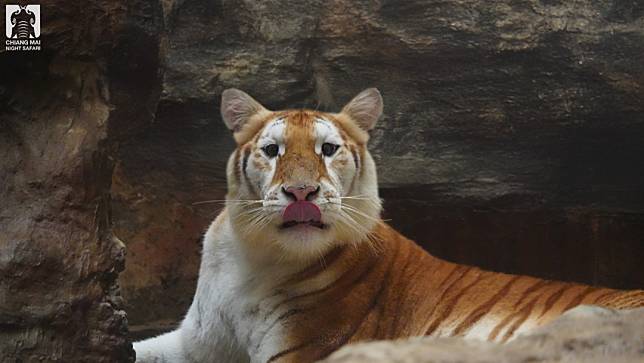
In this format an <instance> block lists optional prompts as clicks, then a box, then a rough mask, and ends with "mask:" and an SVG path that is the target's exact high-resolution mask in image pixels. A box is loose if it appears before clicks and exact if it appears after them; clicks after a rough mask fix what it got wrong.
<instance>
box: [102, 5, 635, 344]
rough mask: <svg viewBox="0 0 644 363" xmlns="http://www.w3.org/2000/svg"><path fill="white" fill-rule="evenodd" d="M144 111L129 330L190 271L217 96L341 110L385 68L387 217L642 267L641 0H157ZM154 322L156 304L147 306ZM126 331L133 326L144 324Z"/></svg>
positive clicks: (615, 273) (173, 308)
mask: <svg viewBox="0 0 644 363" xmlns="http://www.w3.org/2000/svg"><path fill="white" fill-rule="evenodd" d="M163 6H164V17H165V20H166V24H167V31H166V33H165V38H164V39H165V40H164V44H165V47H164V52H163V60H164V63H165V68H164V70H165V75H164V78H163V85H162V95H161V100H160V103H159V107H158V109H157V114H156V119H155V122H154V124H153V125H152V126H151V127H150V128H149V129H148V130H146V132H145V133H141V134H139V135H138V136H136V137H134V138H131V139H129V140H127V141H126V142H125V143H124V144H123V145H122V147H121V148H120V150H119V155H118V166H117V168H116V172H115V175H114V184H113V188H112V192H113V198H114V199H113V201H114V216H115V223H116V224H115V231H116V234H117V235H118V236H119V237H120V238H121V239H123V240H124V241H125V242H126V244H127V245H128V253H129V255H128V259H127V263H126V264H127V268H126V270H125V272H124V274H123V277H122V279H121V281H122V284H123V289H124V294H125V296H126V298H127V300H128V301H129V309H130V310H129V311H130V317H131V321H132V323H133V325H134V329H135V330H136V331H137V332H139V333H140V334H141V335H145V334H146V333H145V330H146V329H150V328H152V329H154V328H155V325H156V326H162V327H165V326H168V325H172V324H173V323H174V322H175V321H176V319H177V317H180V316H181V315H182V314H183V312H185V310H186V308H187V305H188V304H189V303H190V300H191V295H192V290H193V289H194V285H195V277H196V271H197V266H198V261H199V250H200V238H201V234H202V233H203V231H205V229H206V227H207V225H208V223H209V221H210V220H211V219H212V218H213V217H214V216H215V215H216V214H217V211H218V210H219V209H220V207H221V206H220V205H218V204H203V205H194V203H196V202H200V201H204V200H210V199H222V198H223V196H224V192H225V180H224V167H225V160H226V158H227V157H228V155H229V154H230V152H231V150H232V148H233V143H232V140H231V137H230V135H229V133H228V131H227V130H226V129H225V127H224V126H223V125H222V123H221V120H220V118H219V110H218V104H219V95H220V93H221V91H222V90H224V89H225V88H228V87H237V88H241V89H243V90H246V91H247V92H249V93H250V94H252V95H253V96H255V97H256V98H257V99H258V100H260V101H262V102H263V103H264V104H265V105H267V106H268V107H269V108H273V109H279V108H283V107H313V108H320V109H325V110H338V109H339V108H340V107H341V106H342V104H343V103H344V102H346V101H348V100H349V99H350V98H351V97H352V96H353V95H354V94H356V93H357V92H359V91H360V90H362V89H363V88H366V87H372V86H375V87H378V88H379V89H380V90H381V91H382V94H383V96H384V100H385V115H384V117H383V119H382V120H381V121H380V123H379V124H378V126H377V128H376V129H375V130H374V132H373V135H372V136H373V137H372V141H371V151H372V153H373V154H374V156H375V158H376V162H377V164H378V166H379V173H380V181H381V187H382V188H381V193H382V196H383V197H384V199H385V217H386V218H388V219H389V220H390V223H392V224H393V225H394V226H396V227H397V228H398V229H400V230H401V231H403V232H404V233H405V234H406V235H408V236H409V237H412V238H414V239H415V240H416V241H418V242H419V243H420V244H422V245H423V246H424V247H425V248H426V249H427V250H429V251H430V252H432V253H434V254H435V255H438V256H440V257H443V258H447V259H450V260H453V261H458V262H462V263H468V264H475V265H479V266H482V267H484V268H488V269H493V270H497V271H504V272H511V273H523V274H531V275H536V276H541V277H548V278H556V279H562V280H571V281H579V282H586V283H594V284H602V285H608V286H612V287H619V288H634V287H640V288H641V287H642V286H644V270H643V267H642V264H641V261H642V260H643V259H644V247H643V246H644V244H643V243H642V241H643V238H644V194H643V193H641V190H640V189H641V187H642V185H644V164H643V163H642V162H641V160H640V159H641V155H643V154H644V143H642V140H644V117H643V116H642V115H643V114H644V103H643V102H642V100H644V63H642V62H641V56H642V54H644V5H641V4H640V3H639V2H621V1H610V0H606V1H575V2H566V1H551V0H548V1H545V0H543V1H537V0H529V1H528V0H521V1H507V0H506V1H479V0H472V1H467V0H456V1H449V2H434V1H346V0H335V1H306V2H301V1H288V0H285V1H274V2H254V1H241V2H229V1H203V0H199V1H189V2H187V1H186V2H184V1H164V2H163ZM151 322H156V323H154V324H150V323H151ZM137 334H138V333H137Z"/></svg>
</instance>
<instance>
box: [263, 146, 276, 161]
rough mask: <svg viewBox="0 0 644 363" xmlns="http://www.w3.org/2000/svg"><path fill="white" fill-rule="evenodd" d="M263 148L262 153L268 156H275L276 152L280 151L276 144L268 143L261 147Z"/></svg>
mask: <svg viewBox="0 0 644 363" xmlns="http://www.w3.org/2000/svg"><path fill="white" fill-rule="evenodd" d="M262 150H264V153H265V154H266V156H268V157H269V158H274V157H276V156H277V153H278V152H279V151H280V148H279V146H277V144H268V145H266V146H264V147H263V148H262Z"/></svg>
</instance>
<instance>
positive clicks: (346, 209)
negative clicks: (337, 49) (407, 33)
mask: <svg viewBox="0 0 644 363" xmlns="http://www.w3.org/2000/svg"><path fill="white" fill-rule="evenodd" d="M221 110H222V116H223V119H224V121H225V123H226V125H227V126H228V127H229V128H230V129H231V130H233V132H234V137H235V140H236V141H237V148H236V150H235V151H234V152H233V154H232V155H231V157H230V159H229V161H228V168H227V177H228V195H227V202H226V205H227V208H228V211H229V213H230V216H231V221H232V224H233V228H234V230H235V232H236V233H237V234H238V235H239V237H240V240H241V241H242V243H246V244H248V245H250V246H251V247H252V248H253V249H258V250H259V251H264V252H266V253H268V254H276V255H277V257H279V258H282V259H284V258H285V259H309V258H318V257H320V256H323V255H324V254H325V253H326V252H328V251H329V250H331V249H332V248H333V247H335V246H337V245H339V244H351V243H359V242H362V241H364V240H368V238H369V233H370V231H371V229H372V227H373V226H374V225H375V223H377V222H378V220H379V215H380V210H381V204H380V199H379V197H378V185H377V178H376V170H375V165H374V162H373V160H372V158H371V155H370V154H369V151H368V150H367V145H366V144H367V140H368V133H367V131H368V130H369V129H371V128H372V127H373V125H374V124H375V122H376V120H377V119H378V118H379V117H380V115H381V113H382V98H381V97H380V93H379V92H378V91H377V90H376V89H368V90H365V91H363V92H362V93H360V94H359V95H358V96H356V97H355V98H354V99H353V100H352V101H351V102H349V104H347V106H345V107H344V108H343V110H342V112H340V113H324V112H317V111H311V110H287V111H275V112H273V111H268V110H267V109H265V108H264V107H263V106H261V105H260V104H259V103H257V101H255V100H253V99H252V98H251V97H250V96H248V95H247V94H245V93H243V92H241V91H239V90H235V89H230V90H226V91H225V92H224V93H223V95H222V107H221Z"/></svg>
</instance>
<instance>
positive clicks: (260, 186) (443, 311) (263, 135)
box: [135, 89, 644, 363]
mask: <svg viewBox="0 0 644 363" xmlns="http://www.w3.org/2000/svg"><path fill="white" fill-rule="evenodd" d="M381 111H382V100H381V99H380V95H379V93H377V91H375V90H373V89H372V90H367V91H365V92H363V93H361V94H360V95H359V96H358V97H356V98H355V99H354V100H353V101H351V102H350V103H349V104H348V105H347V106H345V108H344V109H343V111H342V112H341V113H338V114H329V113H321V112H316V111H310V110H291V111H278V112H271V111H268V110H266V109H265V108H263V107H262V106H261V105H259V103H257V102H256V101H254V100H252V98H250V96H248V95H246V94H245V93H243V92H241V91H236V90H235V91H231V92H228V93H227V94H226V93H225V94H224V97H223V102H222V116H223V117H224V121H225V122H226V124H227V125H228V126H229V127H230V128H231V130H233V132H234V136H235V140H236V141H237V143H238V147H237V149H236V150H235V152H233V154H232V155H231V158H230V159H229V163H228V174H227V175H228V182H229V186H228V187H229V193H228V202H227V206H226V208H225V209H224V210H223V211H222V213H221V214H220V215H219V216H218V217H217V219H216V220H215V221H214V222H213V224H212V225H211V226H210V228H209V230H208V232H207V233H206V236H205V238H204V250H203V256H202V264H201V270H200V274H199V281H198V285H197V291H196V293H195V297H194V300H193V303H192V305H191V307H190V310H189V311H188V313H187V315H186V317H185V319H184V321H183V322H182V324H181V326H180V327H179V329H177V330H175V331H173V332H170V333H167V334H164V335H162V336H159V337H156V338H152V339H149V340H146V341H143V342H139V343H136V344H135V349H136V351H137V361H141V362H213V361H216V362H258V363H259V362H310V361H315V360H317V359H321V358H324V357H326V356H327V355H329V354H330V353H332V352H333V351H335V350H336V349H338V348H340V347H341V346H343V345H345V344H348V343H353V342H357V341H365V340H375V339H395V338H402V337H411V336H422V335H430V336H436V337H447V336H463V337H466V338H476V339H484V340H490V341H495V342H506V341H508V340H511V339H513V338H514V337H516V336H517V335H518V334H520V333H522V332H524V331H526V330H529V329H531V328H533V327H536V326H540V325H542V324H544V323H547V322H548V321H550V320H552V319H553V318H555V317H557V316H559V315H561V314H562V313H563V312H564V311H566V310H569V309H572V308H574V307H576V306H579V305H582V304H592V305H600V306H606V307H613V308H634V307H640V306H644V291H641V290H637V291H619V290H612V289H606V288H599V287H591V286H585V285H579V284H572V283H563V282H557V281H549V280H541V279H537V278H533V277H528V276H516V275H507V274H502V273H494V272H488V271H483V270H481V269H478V268H476V267H471V266H465V265H459V264H454V263H451V262H447V261H443V260H440V259H438V258H436V257H433V256H431V255H429V254H428V253H427V252H425V251H424V250H422V249H421V248H420V247H418V245H416V244H415V243H414V242H413V241H410V240H408V239H406V238H405V237H404V236H402V235H401V234H399V233H398V232H396V231H395V230H394V229H392V228H391V227H389V226H388V225H387V224H386V223H384V222H383V221H382V220H380V219H379V214H380V199H379V198H378V194H377V179H376V173H375V166H374V163H373V160H372V159H371V156H370V155H369V152H368V151H367V148H366V143H367V140H368V134H367V132H366V131H367V130H369V129H371V128H372V127H373V124H374V122H375V120H376V119H377V118H378V117H379V116H380V112H381ZM324 142H334V143H337V144H339V145H341V147H340V149H338V152H337V153H336V154H334V155H333V156H332V157H327V156H324V155H322V154H321V152H320V149H321V148H320V146H321V144H322V143H324ZM267 143H274V144H278V145H279V154H278V156H277V157H274V158H271V157H268V156H267V155H266V154H265V153H264V152H262V146H263V145H266V144H267ZM292 183H305V184H307V185H320V188H321V189H320V193H319V195H318V196H317V197H316V199H315V200H314V202H315V203H316V204H318V205H319V207H320V209H321V210H322V215H323V217H322V220H323V222H324V223H325V224H326V225H327V226H326V228H324V229H315V228H314V227H304V228H301V229H297V230H285V229H284V228H280V212H281V210H283V208H284V207H285V206H286V205H287V204H288V203H289V202H288V200H287V199H285V197H284V195H282V194H283V193H281V192H280V188H281V187H282V186H283V185H289V184H292Z"/></svg>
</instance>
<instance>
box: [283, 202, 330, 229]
mask: <svg viewBox="0 0 644 363" xmlns="http://www.w3.org/2000/svg"><path fill="white" fill-rule="evenodd" d="M297 226H303V227H315V228H319V229H324V228H326V225H325V224H324V223H322V213H321V212H320V208H319V207H318V206H317V205H315V203H312V202H309V201H297V202H293V203H291V204H289V205H288V206H287V207H286V208H285V209H284V212H283V213H282V224H281V225H280V227H281V228H282V229H287V228H293V227H297Z"/></svg>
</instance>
